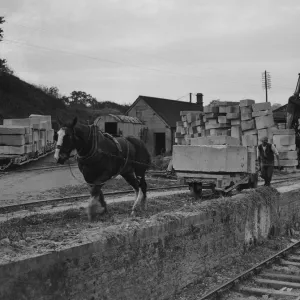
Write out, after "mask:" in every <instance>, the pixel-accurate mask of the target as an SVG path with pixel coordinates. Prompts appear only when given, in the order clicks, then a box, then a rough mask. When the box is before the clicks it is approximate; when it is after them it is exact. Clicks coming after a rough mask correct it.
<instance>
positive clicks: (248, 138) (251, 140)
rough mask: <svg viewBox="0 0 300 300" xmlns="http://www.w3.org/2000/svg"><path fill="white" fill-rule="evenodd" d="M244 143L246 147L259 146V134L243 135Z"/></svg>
mask: <svg viewBox="0 0 300 300" xmlns="http://www.w3.org/2000/svg"><path fill="white" fill-rule="evenodd" d="M242 145H243V146H245V147H248V146H257V135H252V134H249V135H243V136H242Z"/></svg>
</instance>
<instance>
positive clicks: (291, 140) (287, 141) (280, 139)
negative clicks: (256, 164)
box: [273, 135, 296, 146]
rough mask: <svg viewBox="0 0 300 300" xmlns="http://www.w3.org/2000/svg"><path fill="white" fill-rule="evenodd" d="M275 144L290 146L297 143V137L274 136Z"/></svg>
mask: <svg viewBox="0 0 300 300" xmlns="http://www.w3.org/2000/svg"><path fill="white" fill-rule="evenodd" d="M273 143H274V144H276V145H281V146H289V145H293V144H295V143H296V136H295V135H273Z"/></svg>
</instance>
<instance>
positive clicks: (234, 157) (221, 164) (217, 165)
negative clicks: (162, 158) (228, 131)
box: [173, 145, 248, 173]
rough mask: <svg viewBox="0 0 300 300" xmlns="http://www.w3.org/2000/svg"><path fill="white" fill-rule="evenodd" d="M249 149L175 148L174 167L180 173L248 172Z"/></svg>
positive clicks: (218, 147)
mask: <svg viewBox="0 0 300 300" xmlns="http://www.w3.org/2000/svg"><path fill="white" fill-rule="evenodd" d="M247 156H248V153H247V148H246V147H242V146H227V145H214V146H212V145H210V146H194V145H193V146H178V145H175V146H174V147H173V167H174V169H175V170H178V171H197V172H208V173H211V172H247Z"/></svg>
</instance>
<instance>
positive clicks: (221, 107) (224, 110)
mask: <svg viewBox="0 0 300 300" xmlns="http://www.w3.org/2000/svg"><path fill="white" fill-rule="evenodd" d="M219 113H220V114H223V113H227V106H219Z"/></svg>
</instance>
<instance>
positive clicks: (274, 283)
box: [254, 278, 300, 289]
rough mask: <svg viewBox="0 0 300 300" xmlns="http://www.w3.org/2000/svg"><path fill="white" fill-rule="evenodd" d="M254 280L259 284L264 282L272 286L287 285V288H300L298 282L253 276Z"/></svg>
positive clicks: (280, 286)
mask: <svg viewBox="0 0 300 300" xmlns="http://www.w3.org/2000/svg"><path fill="white" fill-rule="evenodd" d="M254 281H255V282H257V283H260V284H266V285H268V286H270V287H274V288H282V287H287V288H294V289H300V283H298V282H289V281H281V280H272V279H263V278H254Z"/></svg>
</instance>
